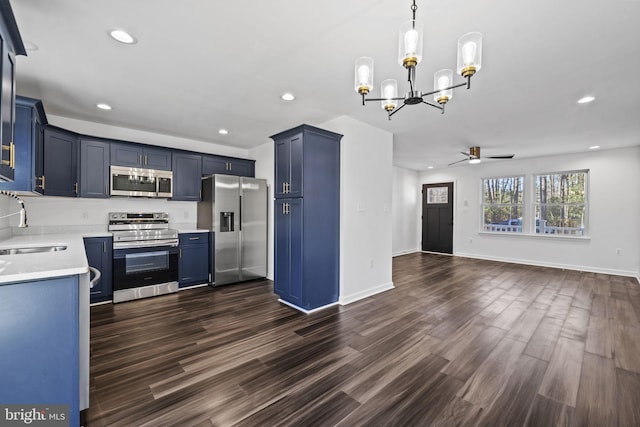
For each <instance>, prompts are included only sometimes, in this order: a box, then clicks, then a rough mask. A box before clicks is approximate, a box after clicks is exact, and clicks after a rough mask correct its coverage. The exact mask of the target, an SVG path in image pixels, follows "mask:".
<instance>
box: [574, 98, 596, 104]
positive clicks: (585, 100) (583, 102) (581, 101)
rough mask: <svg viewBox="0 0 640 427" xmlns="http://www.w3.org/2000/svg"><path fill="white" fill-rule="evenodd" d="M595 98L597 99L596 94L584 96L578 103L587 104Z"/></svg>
mask: <svg viewBox="0 0 640 427" xmlns="http://www.w3.org/2000/svg"><path fill="white" fill-rule="evenodd" d="M594 99H596V98H595V97H594V96H585V97H583V98H580V99H578V104H586V103H588V102H591V101H593V100H594Z"/></svg>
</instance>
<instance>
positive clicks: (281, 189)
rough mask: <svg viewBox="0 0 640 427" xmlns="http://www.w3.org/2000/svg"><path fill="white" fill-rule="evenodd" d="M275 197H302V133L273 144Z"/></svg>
mask: <svg viewBox="0 0 640 427" xmlns="http://www.w3.org/2000/svg"><path fill="white" fill-rule="evenodd" d="M275 150H276V151H275V162H276V164H275V177H276V184H275V185H276V187H275V190H274V193H275V197H302V183H303V182H302V154H303V152H302V133H299V134H296V135H294V136H292V137H290V138H285V139H281V140H277V141H276V143H275Z"/></svg>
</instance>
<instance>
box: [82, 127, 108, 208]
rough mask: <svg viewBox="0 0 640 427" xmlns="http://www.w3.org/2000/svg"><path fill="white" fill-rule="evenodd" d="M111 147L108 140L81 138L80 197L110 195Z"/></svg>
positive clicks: (105, 196)
mask: <svg viewBox="0 0 640 427" xmlns="http://www.w3.org/2000/svg"><path fill="white" fill-rule="evenodd" d="M110 148H111V147H110V145H109V143H108V142H104V141H99V140H95V139H84V138H83V139H81V140H80V197H94V198H107V197H109V159H110V157H111V156H110Z"/></svg>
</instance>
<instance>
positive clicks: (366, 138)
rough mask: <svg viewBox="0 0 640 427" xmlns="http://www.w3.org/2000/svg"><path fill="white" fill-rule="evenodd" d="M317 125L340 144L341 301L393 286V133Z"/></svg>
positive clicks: (352, 124)
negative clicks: (335, 135)
mask: <svg viewBox="0 0 640 427" xmlns="http://www.w3.org/2000/svg"><path fill="white" fill-rule="evenodd" d="M318 127H320V128H322V129H326V130H329V131H332V132H337V133H340V134H342V135H344V137H343V138H342V141H341V143H340V196H341V197H340V303H341V304H348V303H350V302H353V301H356V300H359V299H361V298H365V297H367V296H369V295H373V294H376V293H379V292H382V291H385V290H387V289H391V288H393V282H392V278H391V228H392V225H391V224H392V222H391V221H392V219H391V186H392V180H393V172H392V162H393V135H392V134H391V133H389V132H387V131H383V130H380V129H378V128H375V127H373V126H370V125H367V124H364V123H362V122H359V121H357V120H354V119H351V118H349V117H339V118H337V119H334V120H331V121H329V122H326V123H322V124H319V125H318Z"/></svg>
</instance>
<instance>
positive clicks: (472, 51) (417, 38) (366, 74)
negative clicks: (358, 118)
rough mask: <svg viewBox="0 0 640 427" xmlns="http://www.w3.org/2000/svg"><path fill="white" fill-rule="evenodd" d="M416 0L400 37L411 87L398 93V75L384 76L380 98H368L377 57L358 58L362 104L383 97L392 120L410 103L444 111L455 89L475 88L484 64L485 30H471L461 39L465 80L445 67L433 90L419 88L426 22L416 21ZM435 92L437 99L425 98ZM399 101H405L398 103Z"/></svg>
mask: <svg viewBox="0 0 640 427" xmlns="http://www.w3.org/2000/svg"><path fill="white" fill-rule="evenodd" d="M417 9H418V6H416V1H415V0H413V5H412V6H411V12H412V14H413V18H412V19H411V21H408V22H405V23H404V24H402V25H401V26H400V31H399V38H398V62H399V63H400V65H402V66H403V67H404V68H406V69H407V81H408V82H409V91H408V92H406V93H405V95H404V96H403V97H399V96H398V82H397V81H396V80H395V79H387V80H384V81H383V82H382V84H381V92H380V96H381V97H380V98H366V95H367V94H369V92H370V91H371V89H373V59H371V58H369V57H366V56H363V57H361V58H358V59H356V64H355V89H356V92H357V93H359V94H360V95H362V105H365V102H368V101H380V102H381V104H382V109H383V110H385V111H386V112H387V114H388V116H389V120H391V116H393V115H394V114H395V113H397V112H398V111H400V110H401V109H402V108H404V107H405V106H406V105H416V104H427V105H430V106H431V107H434V108H437V109H438V110H440V112H441V113H442V114H444V106H445V104H446V103H447V102H449V101H450V100H451V98H452V97H453V89H456V88H459V87H462V86H466V87H467V89H470V88H471V77H472V76H473V75H474V74H475V73H476V72H478V71H480V68H481V66H482V62H481V60H482V34H481V33H476V32H473V33H467V34H465V35H463V36H462V37H460V39H459V40H458V61H457V62H458V64H457V65H458V67H457V71H458V74H460V75H461V76H462V77H464V78H466V79H467V81H466V82H465V83H459V84H453V71H451V70H449V69H443V70H439V71H437V72H436V73H435V74H434V75H433V91H431V92H426V93H423V92H421V91H419V90H417V89H416V88H415V80H416V66H417V65H418V64H419V63H420V61H421V60H422V36H423V31H422V24H420V23H419V22H416V10H417ZM429 95H433V100H434V101H435V102H436V103H437V104H435V103H431V102H427V101H425V98H426V97H428V96H429ZM399 101H402V103H401V105H400V106H399V107H398V104H399Z"/></svg>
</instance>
